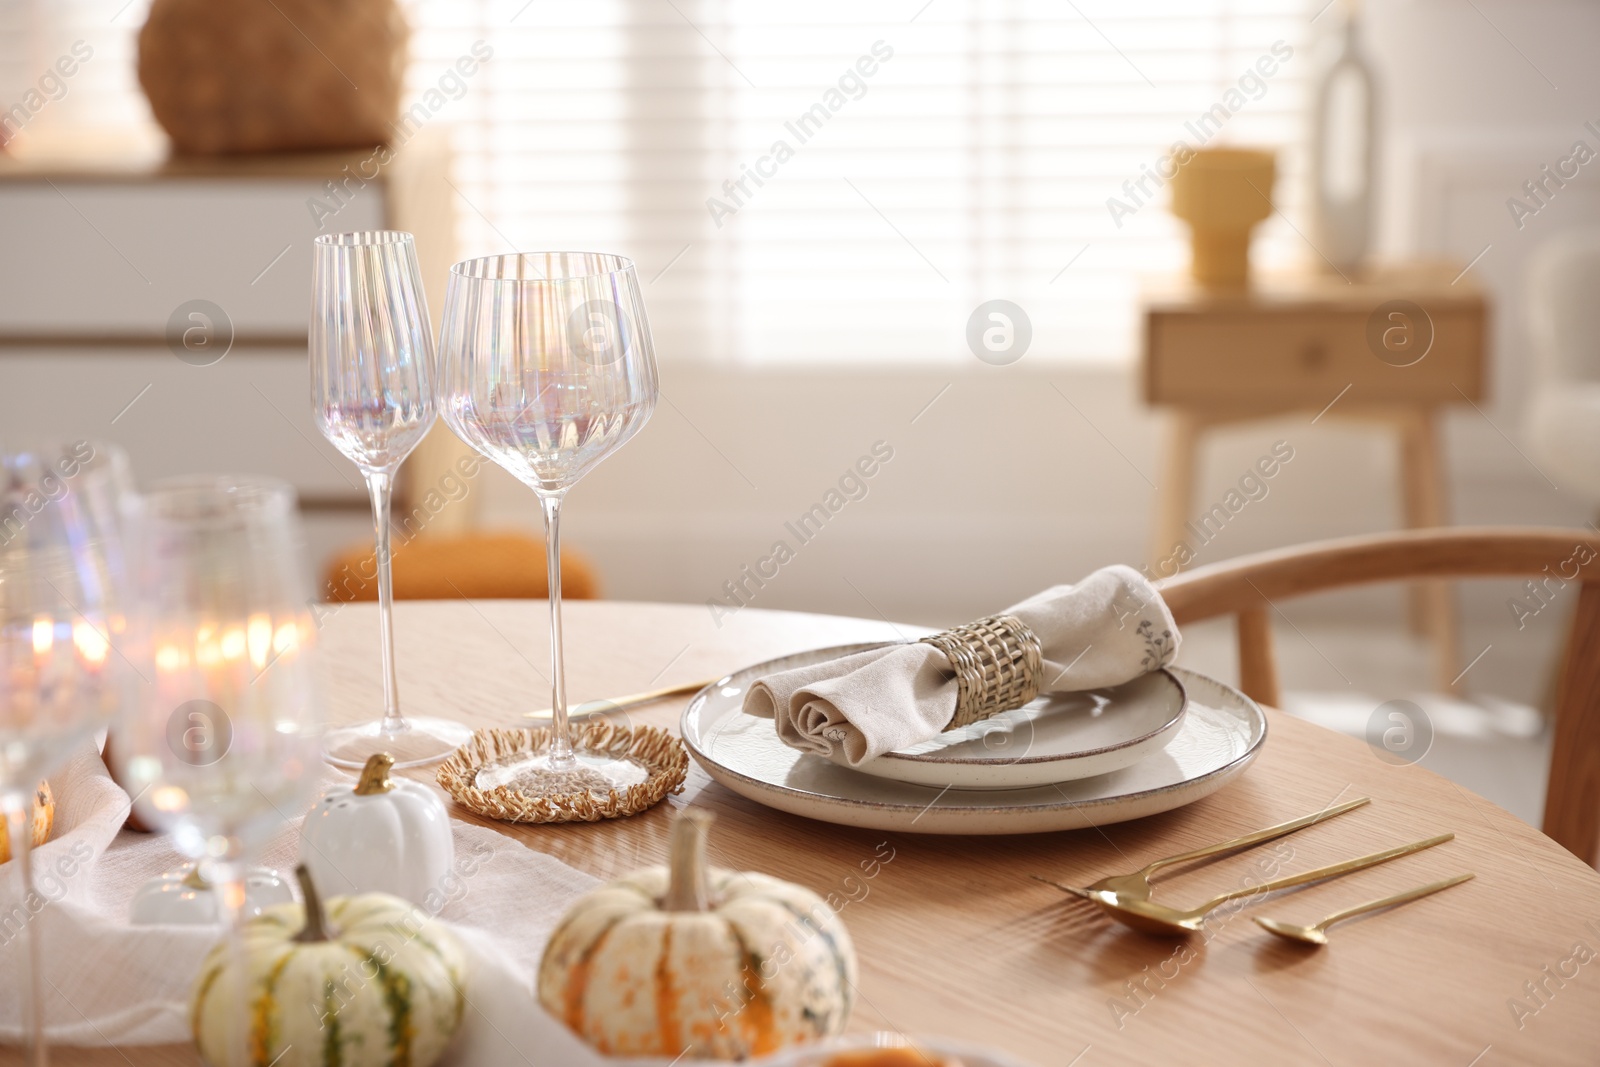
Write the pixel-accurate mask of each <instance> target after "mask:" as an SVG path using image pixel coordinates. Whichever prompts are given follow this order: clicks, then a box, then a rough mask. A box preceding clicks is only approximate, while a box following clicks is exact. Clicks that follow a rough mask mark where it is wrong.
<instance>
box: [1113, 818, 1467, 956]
mask: <svg viewBox="0 0 1600 1067" xmlns="http://www.w3.org/2000/svg"><path fill="white" fill-rule="evenodd" d="M1455 836H1456V835H1455V834H1440V835H1438V836H1437V837H1428V838H1424V839H1423V840H1421V841H1413V842H1411V843H1410V844H1409V845H1397V846H1395V847H1394V848H1388V849H1384V850H1383V851H1382V852H1374V853H1372V854H1371V855H1370V856H1360V857H1358V858H1356V859H1353V860H1345V861H1344V862H1343V863H1335V864H1332V865H1330V866H1327V867H1317V868H1315V869H1314V870H1309V871H1302V872H1301V873H1300V874H1291V875H1289V876H1288V877H1285V878H1276V879H1273V880H1272V881H1270V882H1262V883H1261V884H1260V885H1247V886H1242V887H1240V888H1239V889H1235V890H1232V891H1231V892H1227V893H1223V894H1222V895H1221V896H1216V897H1212V898H1211V899H1210V900H1208V901H1206V902H1205V903H1204V904H1201V905H1200V906H1199V907H1197V908H1189V909H1187V910H1184V909H1180V908H1173V907H1168V906H1167V905H1165V904H1157V903H1156V902H1155V901H1153V900H1148V899H1142V898H1141V899H1125V898H1123V897H1120V896H1118V895H1117V894H1116V893H1111V892H1107V891H1106V890H1104V889H1096V890H1094V891H1092V892H1091V893H1090V894H1089V899H1090V900H1092V901H1094V903H1096V904H1098V905H1099V906H1100V908H1101V909H1102V910H1103V911H1104V912H1105V913H1106V914H1107V915H1109V916H1111V917H1112V918H1113V919H1115V920H1117V921H1118V922H1120V923H1124V924H1126V925H1128V926H1131V927H1133V928H1134V929H1135V930H1141V931H1143V932H1145V933H1147V934H1166V935H1168V936H1174V935H1175V936H1179V937H1181V936H1183V935H1185V934H1192V933H1195V932H1196V931H1198V930H1199V929H1200V928H1201V927H1202V926H1203V925H1205V921H1206V915H1207V914H1208V913H1209V912H1211V911H1213V910H1215V909H1216V908H1218V907H1221V906H1222V905H1223V904H1226V903H1227V902H1228V901H1230V900H1237V899H1239V898H1240V897H1250V896H1255V895H1256V894H1258V893H1270V892H1272V891H1274V890H1277V889H1288V888H1289V887H1290V886H1296V885H1306V884H1308V883H1310V882H1320V881H1322V880H1323V879H1326V878H1337V877H1338V876H1339V875H1341V874H1349V873H1350V872H1351V871H1359V870H1362V869H1363V868H1366V867H1372V866H1374V865H1376V864H1379V863H1383V862H1385V861H1387V860H1392V859H1395V858H1396V857H1399V856H1409V855H1410V854H1411V853H1413V852H1421V851H1422V850H1423V849H1425V848H1432V847H1433V846H1434V845H1442V844H1444V843H1445V842H1446V841H1449V840H1451V839H1452V838H1454V837H1455Z"/></svg>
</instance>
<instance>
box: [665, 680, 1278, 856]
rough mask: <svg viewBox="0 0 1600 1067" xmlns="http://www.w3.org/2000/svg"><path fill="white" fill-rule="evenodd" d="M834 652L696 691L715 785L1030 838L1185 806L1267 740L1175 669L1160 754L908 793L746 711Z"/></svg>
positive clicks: (1221, 699)
mask: <svg viewBox="0 0 1600 1067" xmlns="http://www.w3.org/2000/svg"><path fill="white" fill-rule="evenodd" d="M837 654H838V650H836V649H820V650H814V651H811V652H802V653H799V654H797V655H793V656H786V657H784V658H782V659H777V660H772V661H770V662H767V663H758V664H756V665H754V666H751V667H746V668H744V669H743V670H741V671H737V672H735V673H734V674H731V675H729V676H728V677H726V678H723V679H721V680H719V681H718V682H716V683H714V684H712V685H709V686H707V687H706V688H705V689H702V690H701V691H700V692H699V693H698V694H697V695H696V696H695V698H694V699H693V700H691V701H690V702H689V706H688V708H686V709H685V710H684V713H683V723H682V727H683V740H684V743H685V744H686V745H687V746H688V748H689V752H690V754H691V755H693V756H694V758H695V761H696V762H697V763H699V764H700V766H701V767H703V768H705V771H706V773H707V774H709V775H710V776H711V777H712V778H713V779H715V780H716V781H718V782H720V783H722V784H723V785H725V786H727V787H728V788H729V789H731V790H733V791H734V792H735V793H738V794H740V795H741V796H745V797H749V798H750V799H751V800H754V801H756V802H757V803H760V804H765V805H767V806H768V807H772V808H776V809H778V810H779V811H787V812H790V813H791V814H794V815H803V816H805V817H807V818H811V819H819V820H821V821H823V822H832V823H839V824H841V825H844V826H860V827H866V828H869V829H877V830H899V831H905V832H909V833H927V834H1031V833H1041V832H1044V831H1050V830H1078V829H1082V828H1084V827H1088V826H1103V825H1105V824H1106V823H1114V822H1124V821H1126V820H1128V819H1142V818H1144V817H1145V816H1147V815H1154V814H1156V813H1158V812H1163V811H1171V810H1172V809H1173V808H1180V807H1182V806H1183V805H1185V804H1192V803H1193V802H1194V801H1196V800H1199V799H1200V798H1201V797H1204V796H1207V795H1208V794H1210V793H1213V792H1215V791H1216V790H1218V789H1220V788H1221V787H1222V786H1223V785H1225V784H1227V783H1228V782H1229V781H1231V780H1232V779H1233V778H1235V777H1237V776H1238V775H1239V773H1240V772H1242V771H1243V770H1244V769H1245V767H1247V766H1248V765H1249V763H1250V761H1251V760H1252V759H1254V758H1255V755H1256V753H1257V752H1258V751H1260V748H1261V744H1262V742H1263V741H1265V740H1266V736H1267V720H1266V717H1265V716H1264V715H1263V714H1262V713H1261V709H1260V708H1259V707H1257V706H1256V704H1255V702H1254V701H1252V700H1250V699H1249V698H1248V697H1246V696H1245V695H1244V694H1242V693H1240V692H1239V691H1238V690H1236V689H1234V688H1232V687H1231V686H1226V685H1223V684H1222V683H1221V682H1217V681H1214V680H1212V679H1210V678H1207V677H1205V676H1204V675H1200V674H1195V673H1194V672H1193V671H1186V670H1181V669H1178V668H1172V669H1171V670H1172V674H1173V675H1174V676H1175V677H1176V678H1177V679H1178V681H1179V682H1181V683H1182V685H1183V688H1184V690H1185V692H1186V693H1187V694H1188V704H1187V709H1186V711H1185V713H1184V715H1183V719H1182V721H1181V723H1180V724H1179V726H1178V729H1177V731H1176V732H1175V733H1174V735H1173V736H1172V739H1171V740H1170V741H1168V742H1167V745H1166V747H1165V748H1164V749H1162V750H1161V751H1159V752H1155V753H1153V754H1151V755H1150V756H1148V757H1146V758H1145V759H1142V760H1140V761H1139V762H1138V763H1135V764H1133V765H1132V766H1130V767H1124V768H1123V769H1121V770H1118V771H1112V772H1111V773H1110V774H1102V775H1100V776H1098V777H1095V778H1082V779H1079V780H1078V781H1075V782H1062V783H1059V784H1052V785H1044V786H1034V787H1031V788H1027V789H951V788H949V787H942V788H934V787H932V786H922V785H912V784H910V783H907V782H894V781H889V780H887V779H883V778H874V777H871V776H870V775H865V774H860V773H857V772H855V771H850V770H846V769H844V768H843V767H836V766H834V765H833V764H832V763H829V762H828V761H827V760H825V759H822V758H820V757H817V756H810V755H806V754H804V753H802V752H799V751H797V750H795V749H792V748H790V747H789V746H787V745H785V744H784V743H783V742H782V741H779V740H778V735H777V732H776V731H775V730H774V729H773V727H772V721H771V720H770V719H758V718H755V717H753V716H750V715H746V714H745V713H744V708H743V702H744V692H745V689H746V688H748V686H749V685H750V683H751V682H752V681H754V680H755V679H756V678H759V677H761V676H762V675H764V674H770V673H772V672H774V671H780V670H787V669H789V668H791V667H800V666H804V665H806V664H809V663H816V662H818V661H820V660H822V659H827V658H830V657H833V656H836V655H837Z"/></svg>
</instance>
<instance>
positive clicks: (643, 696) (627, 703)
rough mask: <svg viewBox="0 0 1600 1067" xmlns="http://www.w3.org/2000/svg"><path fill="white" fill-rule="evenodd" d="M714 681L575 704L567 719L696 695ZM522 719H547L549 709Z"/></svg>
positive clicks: (534, 712) (687, 683)
mask: <svg viewBox="0 0 1600 1067" xmlns="http://www.w3.org/2000/svg"><path fill="white" fill-rule="evenodd" d="M714 681H716V679H715V678H711V679H708V680H707V679H702V680H701V681H698V682H684V683H683V684H682V685H668V686H663V687H662V688H660V689H651V690H647V691H646V692H643V693H629V694H628V695H627V696H625V697H612V698H611V699H610V700H586V701H584V702H583V703H582V704H575V705H573V706H572V707H570V708H568V709H567V718H569V719H580V718H583V717H584V716H586V715H598V714H600V713H601V712H606V711H620V710H621V709H623V708H634V707H638V706H639V705H640V704H650V703H653V702H655V701H657V700H665V699H667V698H668V697H676V696H682V695H683V694H685V693H698V692H699V691H700V690H702V689H704V688H705V687H706V686H708V685H710V684H711V683H712V682H714ZM522 717H523V718H524V719H548V718H549V717H550V709H549V708H545V709H544V710H543V711H525V712H523V713H522Z"/></svg>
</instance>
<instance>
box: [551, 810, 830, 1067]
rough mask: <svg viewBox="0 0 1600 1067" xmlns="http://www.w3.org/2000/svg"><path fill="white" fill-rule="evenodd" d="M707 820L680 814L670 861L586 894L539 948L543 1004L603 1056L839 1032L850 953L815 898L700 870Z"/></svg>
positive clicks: (747, 1050) (782, 885)
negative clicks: (548, 939) (541, 948)
mask: <svg viewBox="0 0 1600 1067" xmlns="http://www.w3.org/2000/svg"><path fill="white" fill-rule="evenodd" d="M710 821H711V816H710V815H709V814H706V813H704V812H700V811H697V810H694V809H690V810H688V811H685V812H684V813H683V814H681V815H680V816H679V817H678V820H677V822H675V823H674V824H673V827H672V841H671V860H670V865H669V866H667V867H650V868H646V869H645V870H641V871H637V872H635V873H634V874H631V875H629V876H627V877H625V878H621V879H618V880H617V881H614V882H610V883H608V884H607V885H604V886H602V887H600V888H599V889H597V890H594V891H593V892H591V893H589V894H587V895H585V896H584V897H582V898H581V899H580V900H578V902H577V903H576V904H574V905H573V906H572V909H571V910H570V911H569V912H567V914H566V916H565V917H564V918H563V919H562V920H561V924H560V925H559V926H557V927H556V930H555V932H554V933H553V934H552V935H551V937H550V941H549V943H548V944H547V945H546V946H545V952H544V958H543V959H542V960H541V961H540V964H539V1001H540V1003H542V1004H543V1005H544V1006H545V1008H546V1009H547V1010H548V1011H549V1012H550V1013H551V1014H553V1015H554V1016H556V1018H558V1019H560V1020H562V1021H563V1022H565V1023H566V1025H567V1026H568V1027H569V1028H570V1029H571V1030H573V1031H574V1032H575V1033H577V1034H578V1035H579V1036H580V1037H582V1038H583V1039H584V1040H585V1041H587V1042H588V1043H589V1044H590V1045H593V1046H594V1047H595V1048H596V1049H598V1050H599V1051H601V1052H603V1053H605V1054H607V1055H636V1056H665V1057H668V1058H671V1057H675V1056H680V1055H683V1054H684V1053H685V1051H686V1050H687V1051H688V1054H689V1056H691V1057H699V1058H711V1059H721V1060H734V1059H744V1058H746V1057H749V1056H759V1055H762V1054H765V1053H768V1052H773V1051H776V1050H778V1049H781V1048H786V1047H788V1046H791V1045H798V1044H804V1043H806V1042H810V1041H816V1040H819V1039H821V1038H824V1037H828V1036H831V1035H833V1034H836V1033H838V1032H839V1031H840V1030H842V1029H843V1028H844V1024H845V1021H846V1019H848V1018H849V1015H850V1005H851V1001H852V999H853V997H854V993H855V986H856V956H855V949H854V947H853V946H852V945H851V943H850V935H849V934H848V933H847V932H846V931H845V928H844V923H843V922H842V921H841V920H840V919H839V916H838V914H837V913H835V912H834V911H833V909H832V908H830V907H828V905H827V903H826V902H824V901H823V899H822V898H821V897H819V896H817V894H815V893H813V892H812V891H811V890H809V889H806V888H804V887H802V886H798V885H794V884H792V883H789V882H784V881H780V880H779V879H777V878H772V877H769V876H767V875H764V874H754V873H741V872H738V871H729V870H723V869H721V868H709V869H708V868H707V866H706V859H705V851H706V829H707V826H708V825H709V823H710Z"/></svg>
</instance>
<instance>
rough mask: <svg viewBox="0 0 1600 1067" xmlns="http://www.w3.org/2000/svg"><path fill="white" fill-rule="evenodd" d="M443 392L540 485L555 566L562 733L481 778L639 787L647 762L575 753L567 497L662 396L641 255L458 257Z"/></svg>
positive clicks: (555, 687) (466, 423)
mask: <svg viewBox="0 0 1600 1067" xmlns="http://www.w3.org/2000/svg"><path fill="white" fill-rule="evenodd" d="M440 337H441V340H440V364H441V369H440V388H439V394H440V402H441V406H442V407H443V414H444V418H445V422H447V423H448V424H449V425H450V428H451V429H452V430H454V431H455V432H456V434H457V435H458V436H460V438H461V439H462V440H463V441H466V442H467V443H468V444H470V445H471V446H472V447H473V448H475V449H477V450H478V451H479V452H481V453H483V455H485V456H487V457H488V458H489V459H492V460H493V461H494V462H495V463H497V464H499V465H500V466H502V467H504V468H505V469H506V470H508V471H510V472H511V473H512V474H513V475H515V476H516V478H517V479H518V480H519V481H521V482H523V483H524V484H525V485H527V486H528V487H529V488H531V489H532V490H533V491H534V493H535V494H537V495H538V498H539V504H540V508H541V510H542V511H543V513H544V526H545V551H546V564H547V566H548V567H549V574H550V665H551V676H550V688H551V698H550V707H551V718H552V720H553V722H552V731H553V736H552V739H551V745H550V750H549V753H548V754H547V755H541V756H537V757H529V758H526V759H523V760H520V761H516V762H514V763H510V764H504V765H491V766H489V767H485V768H483V770H482V771H480V772H479V775H478V785H479V787H480V788H492V787H494V786H496V785H513V786H514V787H516V788H518V789H520V790H521V791H523V792H525V793H529V794H533V795H552V794H557V793H574V792H585V791H587V792H590V793H595V794H599V795H602V796H603V795H605V794H606V793H608V792H609V791H610V790H612V789H622V788H626V787H628V786H631V785H636V784H638V783H640V782H642V781H644V779H645V778H646V777H647V772H646V771H645V769H644V768H643V767H642V766H640V765H639V764H638V763H636V762H634V761H632V760H628V759H625V758H617V757H613V756H609V755H605V754H602V753H598V752H587V751H583V752H580V751H574V749H573V745H572V736H571V730H570V728H569V726H568V722H567V692H566V678H565V672H564V669H563V662H562V644H561V525H560V519H561V502H562V499H563V498H564V497H565V496H566V493H567V490H569V489H570V488H572V486H573V484H574V483H576V482H577V481H578V479H579V478H582V477H583V476H584V475H585V474H586V473H588V472H589V471H590V470H592V469H593V468H594V466H595V465H596V464H598V463H599V462H600V461H601V460H602V459H604V458H605V457H606V456H608V455H610V454H611V453H612V452H614V451H615V450H616V449H618V448H620V447H621V446H622V445H623V443H624V442H626V441H627V440H628V439H629V438H630V437H632V436H633V435H634V434H635V433H637V432H638V431H639V428H640V427H641V426H643V425H644V424H645V421H646V420H647V419H649V418H650V413H651V411H653V410H654V409H655V404H656V394H657V385H656V364H655V357H654V354H653V352H652V343H651V340H650V325H649V322H648V321H647V320H646V318H645V310H644V298H643V296H642V295H641V294H640V292H639V279H638V276H637V274H635V272H634V268H633V263H632V262H631V261H630V260H627V259H624V258H622V257H621V256H613V255H604V254H601V253H596V252H531V253H525V254H512V255H503V256H490V257H488V258H485V259H472V260H467V261H466V262H463V263H457V264H456V265H455V266H454V267H452V268H451V269H450V285H449V288H448V289H447V290H446V294H445V313H444V325H443V327H442V330H441V334H440Z"/></svg>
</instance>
